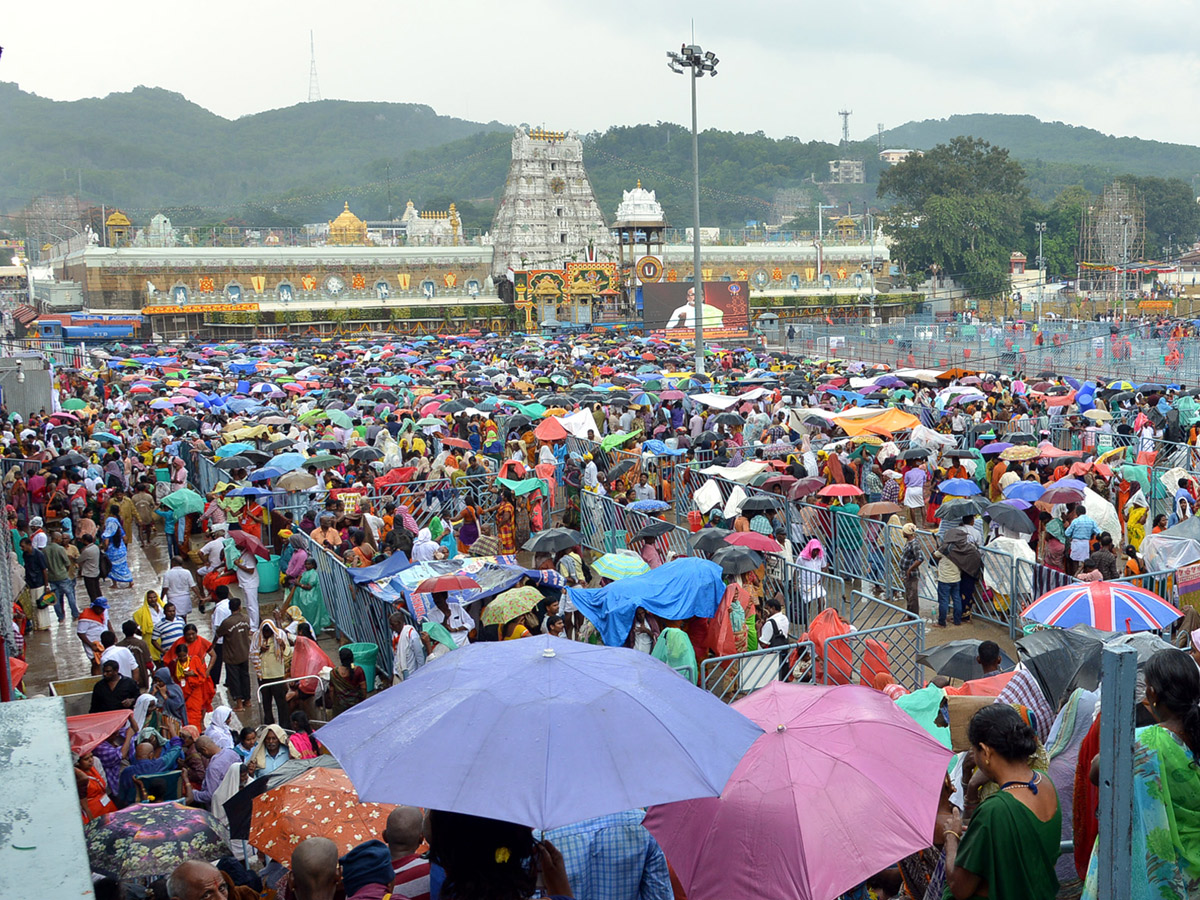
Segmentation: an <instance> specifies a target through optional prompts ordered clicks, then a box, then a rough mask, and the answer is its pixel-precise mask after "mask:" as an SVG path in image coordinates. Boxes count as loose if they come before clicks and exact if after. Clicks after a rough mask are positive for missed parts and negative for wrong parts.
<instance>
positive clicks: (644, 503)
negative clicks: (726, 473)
mask: <svg viewBox="0 0 1200 900" xmlns="http://www.w3.org/2000/svg"><path fill="white" fill-rule="evenodd" d="M626 508H627V509H632V510H636V511H637V512H644V513H656V512H662V511H663V510H665V509H670V508H671V504H670V503H667V502H666V501H665V500H635V501H634V502H633V503H630V504H629V506H628V507H626Z"/></svg>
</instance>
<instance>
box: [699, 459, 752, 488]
mask: <svg viewBox="0 0 1200 900" xmlns="http://www.w3.org/2000/svg"><path fill="white" fill-rule="evenodd" d="M766 470H767V464H766V463H764V462H757V461H755V460H746V462H744V463H742V464H741V465H740V466H732V467H731V466H707V467H706V468H703V469H701V470H700V472H701V474H703V475H716V476H718V477H719V478H724V479H726V480H727V481H736V482H738V483H740V484H747V483H749V481H750V479H751V478H753V477H754V476H755V475H760V474H762V473H763V472H765V471H766Z"/></svg>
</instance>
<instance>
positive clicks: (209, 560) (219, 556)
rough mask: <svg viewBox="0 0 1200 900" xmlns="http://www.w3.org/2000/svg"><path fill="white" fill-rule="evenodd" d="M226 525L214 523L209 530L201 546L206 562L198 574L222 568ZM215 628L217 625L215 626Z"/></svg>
mask: <svg viewBox="0 0 1200 900" xmlns="http://www.w3.org/2000/svg"><path fill="white" fill-rule="evenodd" d="M224 535H225V527H224V526H223V525H222V526H218V525H214V526H213V527H212V528H210V529H209V530H208V543H207V544H205V545H204V546H203V547H201V548H200V555H201V556H203V557H204V560H205V564H204V565H202V566H201V567H200V568H198V569H197V570H196V574H197V575H199V576H200V577H201V578H203V577H204V576H205V575H207V574H208V573H209V572H212V571H215V570H216V569H219V568H221V566H222V565H224V563H225V536H224ZM214 628H215V626H214Z"/></svg>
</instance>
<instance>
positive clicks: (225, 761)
mask: <svg viewBox="0 0 1200 900" xmlns="http://www.w3.org/2000/svg"><path fill="white" fill-rule="evenodd" d="M196 752H197V753H199V754H200V755H201V756H202V757H204V758H205V759H207V760H208V764H207V765H206V766H205V769H204V783H203V784H201V785H200V790H198V791H192V802H193V803H196V804H199V805H202V806H208V804H209V803H211V802H212V797H213V793H214V792H215V791H216V789H217V788H219V787H220V786H221V782H222V781H224V779H225V773H226V772H228V771H229V769H230V767H231V766H236V765H238V764H239V763H240V762H241V761H242V758H241V757H240V756H238V755H237V753H235V752H234V751H233V750H229V749H227V748H221V747H219V746H217V742H216V741H214V740H213V739H212V738H210V737H208V736H204V737H201V738H200V739H199V740H197V741H196Z"/></svg>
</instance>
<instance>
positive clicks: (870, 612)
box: [820, 592, 925, 691]
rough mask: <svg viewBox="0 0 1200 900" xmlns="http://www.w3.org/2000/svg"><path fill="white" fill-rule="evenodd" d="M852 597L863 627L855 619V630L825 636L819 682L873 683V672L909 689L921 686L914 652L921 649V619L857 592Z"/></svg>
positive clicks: (921, 677)
mask: <svg viewBox="0 0 1200 900" xmlns="http://www.w3.org/2000/svg"><path fill="white" fill-rule="evenodd" d="M854 601H855V603H854V608H855V609H857V610H859V612H858V615H857V619H858V622H861V623H863V624H864V625H866V626H867V627H862V626H861V625H859V624H857V623H855V629H856V630H855V631H851V632H850V633H849V634H841V635H836V636H834V637H827V638H825V640H824V642H823V645H822V648H821V659H820V663H821V666H820V675H821V678H820V681H821V683H823V684H865V685H870V686H873V685H874V683H875V676H876V675H878V674H889V675H891V676H892V677H893V678H895V679H896V682H897V684H901V685H903V686H904V687H906V688H908V689H909V690H910V691H915V690H918V689H919V688H921V687H923V686H924V684H925V679H924V677H923V673H922V671H921V664H920V663H919V662H918V661H917V655H918V654H919V653H921V652H922V651H924V649H925V622H924V620H922V619H921V618H920V617H919V616H914V615H913V614H912V613H909V612H907V611H906V610H903V609H900V608H899V607H896V606H892V605H891V604H890V603H884V602H883V601H882V600H878V599H877V598H875V597H870V596H868V595H866V594H863V593H861V592H856V593H855V596H854ZM873 623H880V624H873Z"/></svg>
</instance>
